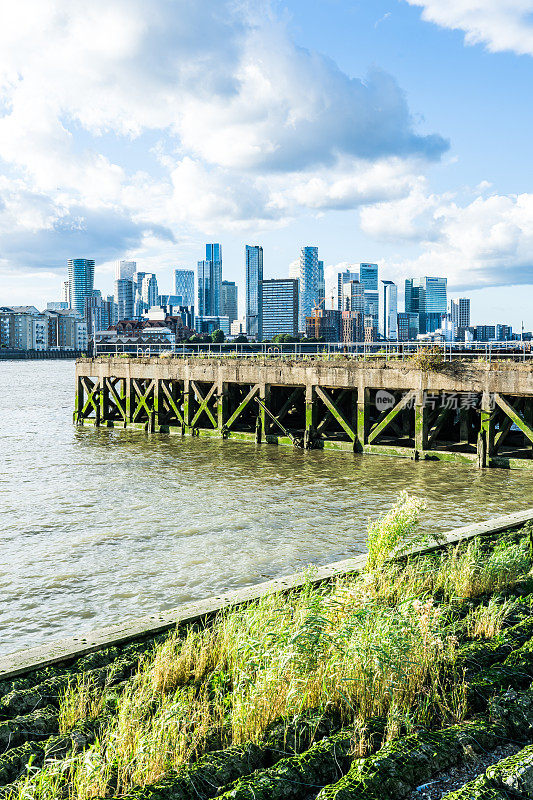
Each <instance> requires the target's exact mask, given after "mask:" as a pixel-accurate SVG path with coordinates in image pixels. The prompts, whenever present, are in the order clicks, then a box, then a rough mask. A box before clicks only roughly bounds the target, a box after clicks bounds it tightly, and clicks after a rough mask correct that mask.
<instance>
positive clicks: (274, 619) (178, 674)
mask: <svg viewBox="0 0 533 800" xmlns="http://www.w3.org/2000/svg"><path fill="white" fill-rule="evenodd" d="M421 508H422V504H421V503H420V501H417V500H416V499H414V498H410V497H408V496H407V495H402V496H401V497H400V499H399V502H398V504H397V505H396V506H395V507H394V508H393V509H391V511H389V512H388V514H386V515H385V517H384V518H383V519H381V520H378V521H375V522H372V523H371V524H370V526H369V540H368V541H369V553H370V555H369V567H368V569H367V570H366V571H365V572H364V573H363V574H361V575H360V576H353V577H350V578H344V579H342V580H337V581H336V582H335V583H332V584H328V585H325V586H323V587H318V588H317V587H316V586H314V585H313V583H312V581H311V578H310V577H308V579H307V581H306V583H305V585H304V587H303V588H302V589H301V590H300V591H298V592H292V593H289V594H286V595H280V594H275V595H269V596H266V597H264V598H262V599H261V600H259V601H257V602H255V603H253V604H251V605H248V606H246V607H237V608H233V609H229V610H227V611H226V612H224V613H222V614H220V615H219V616H218V617H217V619H216V620H215V621H214V623H212V624H209V625H207V626H205V627H203V628H195V629H193V628H190V629H189V630H187V631H186V632H185V634H184V635H183V634H178V633H176V634H173V635H171V636H170V637H169V638H168V639H167V640H166V641H165V642H164V643H163V644H161V645H159V646H158V647H157V649H156V650H155V651H154V652H153V653H152V654H150V655H149V656H147V657H146V658H145V659H144V661H143V662H142V663H141V665H140V667H139V670H138V671H137V673H136V674H135V675H134V676H133V678H132V679H130V680H129V681H127V682H125V683H124V685H123V686H122V688H121V690H120V691H119V692H117V691H115V695H114V698H112V699H111V700H110V699H109V692H108V691H106V690H105V689H103V690H102V689H97V688H96V687H94V686H93V685H92V684H91V683H90V682H88V681H87V680H85V679H83V678H82V679H81V680H80V682H79V683H77V684H72V685H71V686H70V687H69V689H68V690H67V692H66V693H65V695H64V697H63V698H62V702H61V727H62V730H63V731H67V730H69V729H71V728H72V727H73V726H75V725H76V724H77V723H78V722H80V721H83V720H85V719H87V718H95V717H98V716H101V715H102V714H103V713H104V712H105V711H106V709H107V710H108V709H109V706H110V703H111V705H112V706H113V710H114V713H113V714H110V715H109V721H108V722H106V724H105V725H104V726H103V727H102V730H101V733H100V736H99V738H98V739H97V741H96V742H94V743H93V744H92V745H91V746H90V747H88V748H87V749H86V750H85V751H84V752H81V753H77V754H76V753H75V754H73V755H72V756H71V757H70V758H68V759H63V760H60V761H56V762H50V763H48V764H47V765H45V767H44V768H42V769H39V770H36V771H30V772H29V773H28V775H27V777H26V779H25V780H24V781H22V782H21V783H20V784H19V786H18V789H17V793H16V794H15V795H14V798H16V800H23V799H24V800H30V799H31V800H52V798H54V800H55V799H56V798H65V799H68V800H89V799H90V798H97V797H100V798H104V797H117V796H121V795H123V794H126V793H127V792H128V791H130V790H131V789H132V788H133V787H134V786H144V785H147V784H149V783H152V782H154V781H156V780H158V779H159V778H161V777H162V776H164V775H165V774H167V773H169V771H171V770H174V769H177V768H179V767H180V766H181V765H183V764H186V763H188V762H190V761H194V760H195V759H196V758H198V757H199V756H200V755H202V754H203V753H206V752H209V751H210V750H214V749H220V748H223V747H227V746H229V745H238V744H243V743H246V742H256V743H261V742H262V741H264V740H265V739H266V738H267V737H268V735H269V731H271V730H272V728H273V726H274V725H275V724H278V723H279V722H280V721H282V723H283V724H284V725H287V726H288V725H289V724H290V723H291V722H294V721H295V720H298V719H300V718H302V717H308V718H312V719H314V721H315V724H316V725H318V723H319V722H320V720H321V719H324V718H328V719H334V720H335V721H336V723H337V724H338V725H343V726H352V729H353V734H354V742H355V744H354V747H355V752H359V753H361V752H363V751H364V747H365V734H364V731H365V726H366V725H367V723H368V721H369V720H371V719H375V718H376V717H380V718H382V719H383V720H384V723H385V740H390V739H392V738H394V737H396V736H397V735H399V733H400V732H401V731H402V730H406V729H407V730H410V729H413V728H416V727H417V726H420V725H422V726H433V725H435V724H437V725H438V724H446V723H453V722H456V721H459V720H461V719H462V718H463V717H464V715H465V712H466V704H465V686H464V681H463V678H462V676H461V675H459V674H457V675H454V668H453V664H454V660H455V653H456V650H457V646H458V641H457V638H456V637H455V635H454V630H453V629H452V628H451V627H450V625H449V620H448V618H447V615H446V604H447V603H448V602H449V601H450V600H455V599H457V598H476V597H480V596H482V595H485V594H487V593H494V592H496V593H497V592H499V591H501V590H502V589H503V588H506V587H508V586H510V585H513V583H515V582H516V581H518V580H520V579H521V578H523V577H524V575H526V574H527V573H528V571H529V569H530V566H531V561H530V555H529V542H528V540H527V538H526V539H523V540H521V541H519V542H518V543H512V542H511V543H510V542H505V543H503V544H502V545H501V546H496V547H495V548H493V550H492V551H490V552H487V548H486V547H483V546H482V545H481V544H480V543H479V542H478V541H473V542H471V543H469V544H468V545H467V546H462V547H461V546H458V547H456V548H454V549H453V550H451V551H446V552H443V553H442V554H438V555H432V556H425V557H422V556H421V557H418V558H411V559H408V560H405V561H404V562H403V563H397V562H396V563H395V562H388V561H387V559H388V558H390V556H391V555H395V554H398V553H402V552H404V551H405V548H406V547H407V546H409V545H412V544H416V543H417V542H420V541H422V540H423V538H424V537H421V536H420V535H419V534H418V533H417V527H416V525H417V521H418V517H419V514H420V511H421ZM512 610H513V603H512V602H510V601H508V602H504V603H499V604H498V603H497V602H496V601H495V600H494V601H492V600H490V601H489V602H488V604H485V605H481V606H480V607H479V608H476V609H474V610H473V611H472V612H471V613H470V615H469V616H468V617H467V619H466V621H465V623H464V627H463V629H464V631H465V632H466V635H467V636H469V637H471V638H491V637H494V636H496V635H498V633H499V631H500V630H501V627H502V625H503V624H504V623H505V620H506V618H507V617H508V616H509V615H510V614H511V613H512ZM444 675H445V676H446V678H445V685H443V676H444ZM450 676H451V678H452V679H450Z"/></svg>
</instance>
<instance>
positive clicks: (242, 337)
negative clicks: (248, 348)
mask: <svg viewBox="0 0 533 800" xmlns="http://www.w3.org/2000/svg"><path fill="white" fill-rule="evenodd" d="M233 341H234V342H237V344H248V339H247V338H246V336H245V335H244V333H239V335H238V336H236V337H235V339H234V340H233Z"/></svg>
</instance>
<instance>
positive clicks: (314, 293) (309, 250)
mask: <svg viewBox="0 0 533 800" xmlns="http://www.w3.org/2000/svg"><path fill="white" fill-rule="evenodd" d="M318 278H319V269H318V247H302V249H301V251H300V276H299V280H300V286H299V295H300V298H299V304H300V310H299V314H298V330H300V331H305V318H306V317H310V316H311V311H312V309H313V308H314V307H315V304H317V303H318V297H319V280H318Z"/></svg>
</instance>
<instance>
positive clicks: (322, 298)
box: [317, 261, 326, 308]
mask: <svg viewBox="0 0 533 800" xmlns="http://www.w3.org/2000/svg"><path fill="white" fill-rule="evenodd" d="M317 304H318V305H319V306H320V308H325V307H326V281H325V277H324V262H323V261H319V262H318V299H317Z"/></svg>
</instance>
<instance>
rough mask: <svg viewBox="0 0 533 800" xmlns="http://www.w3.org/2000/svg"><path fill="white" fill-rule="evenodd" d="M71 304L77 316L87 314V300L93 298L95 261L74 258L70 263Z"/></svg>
mask: <svg viewBox="0 0 533 800" xmlns="http://www.w3.org/2000/svg"><path fill="white" fill-rule="evenodd" d="M68 284H69V303H70V307H71V308H73V309H74V311H75V312H76V314H79V316H80V317H83V315H84V314H85V298H86V297H92V296H93V288H94V261H93V260H92V259H90V258H73V259H70V260H69V262H68Z"/></svg>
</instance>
